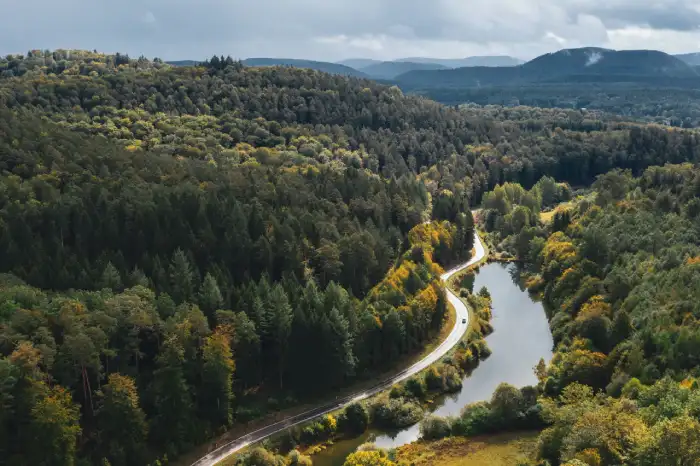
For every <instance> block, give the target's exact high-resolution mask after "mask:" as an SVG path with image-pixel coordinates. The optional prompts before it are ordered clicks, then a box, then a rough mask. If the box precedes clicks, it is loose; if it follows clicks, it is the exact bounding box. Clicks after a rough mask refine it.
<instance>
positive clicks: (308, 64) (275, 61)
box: [243, 58, 367, 78]
mask: <svg viewBox="0 0 700 466" xmlns="http://www.w3.org/2000/svg"><path fill="white" fill-rule="evenodd" d="M243 64H244V65H245V66H293V67H294V68H308V69H312V70H318V71H323V72H324V73H329V74H336V75H341V76H354V77H356V78H366V77H367V75H366V74H364V73H362V72H361V71H358V70H356V69H354V68H351V67H349V66H345V65H341V64H339V63H329V62H322V61H313V60H299V59H295V58H248V59H246V60H243Z"/></svg>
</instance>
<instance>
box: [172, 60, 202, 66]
mask: <svg viewBox="0 0 700 466" xmlns="http://www.w3.org/2000/svg"><path fill="white" fill-rule="evenodd" d="M165 63H167V64H168V65H173V66H195V65H196V64H197V63H199V62H198V61H195V60H173V61H166V62H165Z"/></svg>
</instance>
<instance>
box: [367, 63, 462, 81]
mask: <svg viewBox="0 0 700 466" xmlns="http://www.w3.org/2000/svg"><path fill="white" fill-rule="evenodd" d="M447 69H450V68H448V67H446V66H444V65H438V64H436V63H413V62H398V61H385V62H381V63H375V64H373V65H370V66H367V67H364V68H360V71H362V72H363V73H365V74H366V75H369V76H370V77H372V78H378V79H393V78H395V77H397V76H399V75H401V74H404V73H408V72H409V71H417V70H447Z"/></svg>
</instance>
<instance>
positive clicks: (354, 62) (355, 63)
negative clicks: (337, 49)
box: [337, 58, 382, 70]
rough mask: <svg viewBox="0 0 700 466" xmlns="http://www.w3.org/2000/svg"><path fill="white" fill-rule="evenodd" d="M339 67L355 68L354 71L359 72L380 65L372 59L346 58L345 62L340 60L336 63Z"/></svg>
mask: <svg viewBox="0 0 700 466" xmlns="http://www.w3.org/2000/svg"><path fill="white" fill-rule="evenodd" d="M337 63H338V64H339V65H345V66H349V67H350V68H355V69H356V70H361V69H362V68H367V67H368V66H371V65H378V64H379V63H382V61H381V60H374V59H372V58H348V59H347V60H341V61H339V62H337Z"/></svg>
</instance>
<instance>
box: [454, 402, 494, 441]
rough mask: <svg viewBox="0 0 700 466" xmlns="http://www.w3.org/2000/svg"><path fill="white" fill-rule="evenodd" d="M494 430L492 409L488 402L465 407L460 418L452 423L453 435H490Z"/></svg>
mask: <svg viewBox="0 0 700 466" xmlns="http://www.w3.org/2000/svg"><path fill="white" fill-rule="evenodd" d="M492 429H493V422H492V419H491V408H490V407H489V404H488V402H486V401H481V402H478V403H473V404H470V405H467V406H465V407H464V409H463V410H462V414H461V415H460V417H458V418H457V419H455V420H454V421H453V422H452V433H453V434H454V435H461V436H464V437H469V436H472V435H479V434H484V433H488V432H490V431H491V430H492Z"/></svg>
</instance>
